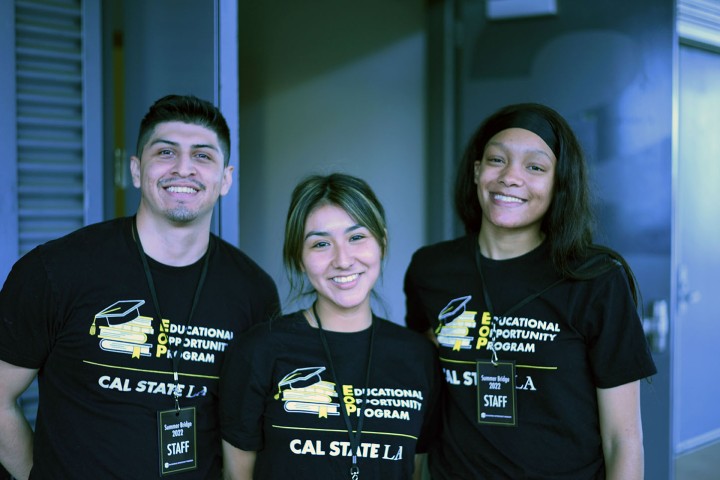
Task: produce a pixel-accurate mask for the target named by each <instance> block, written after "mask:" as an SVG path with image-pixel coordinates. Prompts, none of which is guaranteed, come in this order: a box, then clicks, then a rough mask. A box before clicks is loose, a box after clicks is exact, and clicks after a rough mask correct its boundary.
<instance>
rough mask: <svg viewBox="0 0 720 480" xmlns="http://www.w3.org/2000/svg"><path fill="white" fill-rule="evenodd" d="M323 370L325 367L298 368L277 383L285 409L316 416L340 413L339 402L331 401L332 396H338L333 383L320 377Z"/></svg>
mask: <svg viewBox="0 0 720 480" xmlns="http://www.w3.org/2000/svg"><path fill="white" fill-rule="evenodd" d="M323 371H325V367H308V368H298V369H296V370H293V371H292V372H291V373H289V374H288V375H286V376H285V377H284V378H283V379H282V380H281V381H280V383H278V389H279V390H280V392H282V396H281V400H282V401H283V402H285V411H287V412H300V413H311V414H315V415H317V416H318V417H327V416H328V415H340V410H339V408H340V404H339V403H334V402H333V397H337V396H338V394H337V392H336V391H335V384H334V383H332V382H328V381H326V380H323V379H322V378H321V377H320V374H321V373H322V372H323Z"/></svg>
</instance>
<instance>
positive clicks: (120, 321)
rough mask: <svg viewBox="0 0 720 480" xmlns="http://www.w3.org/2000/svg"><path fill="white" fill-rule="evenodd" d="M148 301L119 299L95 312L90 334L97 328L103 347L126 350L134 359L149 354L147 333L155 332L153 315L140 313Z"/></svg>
mask: <svg viewBox="0 0 720 480" xmlns="http://www.w3.org/2000/svg"><path fill="white" fill-rule="evenodd" d="M144 304H145V300H119V301H117V302H115V303H113V304H112V305H110V306H109V307H106V308H104V309H103V310H101V311H100V312H98V313H96V314H95V316H94V317H93V322H92V325H91V326H90V335H93V336H94V335H95V333H96V331H97V330H100V332H99V333H98V338H100V348H102V349H103V350H106V351H111V352H116V353H125V354H129V355H132V357H133V358H140V357H141V356H144V357H146V356H150V348H151V347H152V345H151V344H149V343H148V335H151V334H153V333H154V331H155V330H154V328H153V326H152V318H151V317H145V316H142V315H141V314H140V307H141V306H142V305H144Z"/></svg>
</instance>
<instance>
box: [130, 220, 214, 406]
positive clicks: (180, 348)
mask: <svg viewBox="0 0 720 480" xmlns="http://www.w3.org/2000/svg"><path fill="white" fill-rule="evenodd" d="M132 233H133V238H134V239H135V243H136V245H137V247H138V252H140V259H141V260H142V264H143V269H144V270H145V278H147V282H148V288H150V295H151V296H152V300H153V304H154V305H155V315H157V318H158V322H159V324H160V325H162V320H163V317H162V315H161V314H160V302H158V298H157V292H156V291H155V282H153V278H152V273H151V272H150V265H148V261H147V255H145V250H143V246H142V242H140V235H139V234H138V233H137V217H133V223H132ZM209 258H210V244H209V243H208V248H207V250H206V251H205V253H204V254H203V264H202V270H201V271H200V278H199V279H198V283H197V286H196V287H195V295H194V296H193V302H192V306H191V307H190V313H189V314H188V318H187V320H186V321H185V329H184V330H183V334H182V335H181V336H180V342H179V343H178V349H177V351H176V352H175V353H174V354H171V355H170V358H171V359H172V365H173V378H174V380H175V388H174V389H173V397H174V398H175V408H176V409H177V410H178V411H179V410H180V394H179V392H180V388H179V387H178V381H179V380H178V378H179V375H178V371H179V369H178V367H179V365H180V357H181V356H182V351H183V340H184V339H185V335H186V334H187V330H188V326H189V325H190V319H192V316H193V314H194V313H195V307H197V304H198V299H199V298H200V292H201V291H202V287H203V284H204V283H205V277H206V276H207V271H208V259H209Z"/></svg>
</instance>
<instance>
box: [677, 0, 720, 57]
mask: <svg viewBox="0 0 720 480" xmlns="http://www.w3.org/2000/svg"><path fill="white" fill-rule="evenodd" d="M677 30H678V35H679V36H680V38H681V39H683V40H689V41H691V42H694V43H699V44H702V45H706V46H712V47H716V48H720V0H678V3H677Z"/></svg>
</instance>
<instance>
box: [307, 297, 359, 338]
mask: <svg viewBox="0 0 720 480" xmlns="http://www.w3.org/2000/svg"><path fill="white" fill-rule="evenodd" d="M315 312H317V316H316V314H315ZM303 313H304V314H305V319H306V320H307V322H308V323H309V324H310V326H311V327H313V328H318V324H320V325H322V328H323V330H327V331H330V332H346V333H349V332H360V331H362V330H365V329H367V328H370V325H372V310H371V309H370V302H369V301H368V302H364V303H362V304H361V305H358V306H357V307H354V308H338V307H337V306H336V305H334V304H327V303H325V302H322V301H321V300H316V301H315V303H314V304H313V306H312V307H310V308H308V309H307V310H305V311H304V312H303ZM318 317H320V318H319V319H318Z"/></svg>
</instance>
